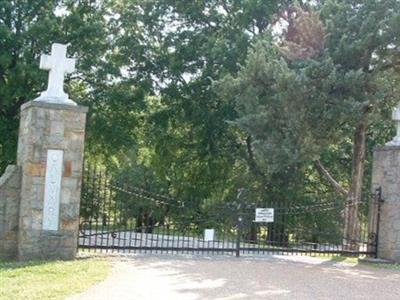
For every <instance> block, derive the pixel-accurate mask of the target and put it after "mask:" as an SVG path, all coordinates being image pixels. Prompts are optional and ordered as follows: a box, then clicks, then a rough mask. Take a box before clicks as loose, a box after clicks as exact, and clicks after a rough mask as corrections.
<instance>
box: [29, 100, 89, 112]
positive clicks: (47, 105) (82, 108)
mask: <svg viewBox="0 0 400 300" xmlns="http://www.w3.org/2000/svg"><path fill="white" fill-rule="evenodd" d="M31 107H40V108H48V109H57V110H72V111H76V112H81V113H87V112H88V110H89V108H88V107H87V106H80V105H76V106H74V105H68V104H58V103H50V102H41V101H29V102H27V103H24V104H22V105H21V111H23V110H26V109H28V108H31Z"/></svg>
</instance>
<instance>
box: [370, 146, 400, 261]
mask: <svg viewBox="0 0 400 300" xmlns="http://www.w3.org/2000/svg"><path fill="white" fill-rule="evenodd" d="M378 187H381V188H382V199H383V201H384V202H383V203H382V204H381V214H380V222H379V232H378V257H379V258H382V259H388V260H393V261H398V262H400V146H384V147H380V148H377V149H375V151H374V160H373V171H372V188H373V190H375V189H376V188H378ZM375 208H376V207H375ZM375 213H377V211H375Z"/></svg>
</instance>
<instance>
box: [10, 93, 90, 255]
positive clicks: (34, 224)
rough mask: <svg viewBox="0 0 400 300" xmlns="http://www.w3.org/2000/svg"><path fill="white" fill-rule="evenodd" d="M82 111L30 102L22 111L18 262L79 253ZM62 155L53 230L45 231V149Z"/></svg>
mask: <svg viewBox="0 0 400 300" xmlns="http://www.w3.org/2000/svg"><path fill="white" fill-rule="evenodd" d="M86 112H87V108H86V107H80V106H72V105H62V104H53V103H45V102H35V101H31V102H28V103H26V104H24V105H23V106H22V107H21V120H20V131H19V141H18V158H17V160H18V165H19V166H21V170H22V181H21V205H20V213H19V233H18V257H19V259H21V260H26V259H41V258H46V259H47V258H60V259H71V258H73V257H75V254H76V250H77V238H78V227H79V205H80V194H81V179H82V165H83V147H84V136H85V122H86ZM49 149H52V150H61V151H63V164H62V179H61V188H60V195H61V197H60V205H59V209H60V216H59V224H58V229H57V230H44V229H43V211H44V198H45V176H46V162H47V154H48V150H49Z"/></svg>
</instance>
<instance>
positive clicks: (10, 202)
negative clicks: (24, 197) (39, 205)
mask: <svg viewBox="0 0 400 300" xmlns="http://www.w3.org/2000/svg"><path fill="white" fill-rule="evenodd" d="M20 178H21V172H20V168H19V167H17V166H14V165H10V166H8V167H7V169H6V172H5V173H4V174H3V176H1V177H0V260H1V259H12V258H15V257H16V254H17V251H18V212H19V197H20V188H21V180H20Z"/></svg>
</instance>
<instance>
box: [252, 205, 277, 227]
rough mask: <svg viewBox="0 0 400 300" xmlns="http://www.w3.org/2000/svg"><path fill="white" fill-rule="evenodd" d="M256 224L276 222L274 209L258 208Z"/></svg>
mask: <svg viewBox="0 0 400 300" xmlns="http://www.w3.org/2000/svg"><path fill="white" fill-rule="evenodd" d="M254 222H265V223H272V222H274V209H273V208H256V219H255V220H254Z"/></svg>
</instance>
